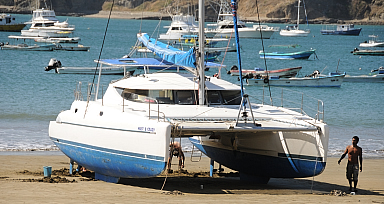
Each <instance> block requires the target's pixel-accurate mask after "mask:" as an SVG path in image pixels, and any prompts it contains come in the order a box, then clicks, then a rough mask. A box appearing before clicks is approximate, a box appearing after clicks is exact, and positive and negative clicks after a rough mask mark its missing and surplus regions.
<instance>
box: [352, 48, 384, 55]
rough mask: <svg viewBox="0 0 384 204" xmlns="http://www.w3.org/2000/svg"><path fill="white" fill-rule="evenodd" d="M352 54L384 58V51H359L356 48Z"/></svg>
mask: <svg viewBox="0 0 384 204" xmlns="http://www.w3.org/2000/svg"><path fill="white" fill-rule="evenodd" d="M351 53H352V54H354V55H376V56H384V50H359V49H358V48H355V49H354V50H353V51H351Z"/></svg>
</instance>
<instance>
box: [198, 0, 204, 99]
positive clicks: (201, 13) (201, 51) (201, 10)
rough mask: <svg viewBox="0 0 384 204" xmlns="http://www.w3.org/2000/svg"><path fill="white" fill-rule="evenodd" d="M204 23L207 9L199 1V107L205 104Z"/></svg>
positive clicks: (200, 0)
mask: <svg viewBox="0 0 384 204" xmlns="http://www.w3.org/2000/svg"><path fill="white" fill-rule="evenodd" d="M204 21H205V7H204V0H199V41H200V43H199V51H198V53H197V57H198V59H199V61H198V71H199V105H200V106H203V105H204V103H205V73H204V57H205V56H204V43H203V42H205V36H204Z"/></svg>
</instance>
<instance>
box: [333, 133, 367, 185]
mask: <svg viewBox="0 0 384 204" xmlns="http://www.w3.org/2000/svg"><path fill="white" fill-rule="evenodd" d="M358 142H359V137H358V136H353V137H352V145H349V146H347V148H346V149H345V151H344V154H343V155H341V158H340V159H339V161H338V162H337V163H338V164H339V165H340V162H341V160H342V159H344V157H345V155H346V154H348V163H347V179H348V181H349V191H351V192H357V190H356V186H357V180H358V179H357V178H358V176H359V162H358V160H359V157H360V172H362V171H363V155H362V149H361V147H359V146H357V143H358ZM352 181H353V184H354V189H353V191H352Z"/></svg>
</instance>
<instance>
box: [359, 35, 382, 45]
mask: <svg viewBox="0 0 384 204" xmlns="http://www.w3.org/2000/svg"><path fill="white" fill-rule="evenodd" d="M368 37H370V38H371V40H369V41H368V42H367V41H365V42H362V43H360V45H359V46H360V47H384V42H383V41H379V40H376V39H377V37H379V36H377V35H369V36H368Z"/></svg>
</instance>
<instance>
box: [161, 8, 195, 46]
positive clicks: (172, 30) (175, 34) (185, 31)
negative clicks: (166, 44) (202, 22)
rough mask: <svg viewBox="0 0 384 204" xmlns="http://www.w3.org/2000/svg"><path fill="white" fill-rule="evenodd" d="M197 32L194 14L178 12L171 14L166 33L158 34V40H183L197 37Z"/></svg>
mask: <svg viewBox="0 0 384 204" xmlns="http://www.w3.org/2000/svg"><path fill="white" fill-rule="evenodd" d="M167 27H168V26H167ZM197 33H198V26H197V25H196V24H195V18H194V16H191V15H186V16H184V15H182V14H178V15H173V16H172V22H171V25H170V26H169V27H168V31H167V33H163V34H160V35H159V40H166V41H171V40H185V39H190V38H191V37H197Z"/></svg>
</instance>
